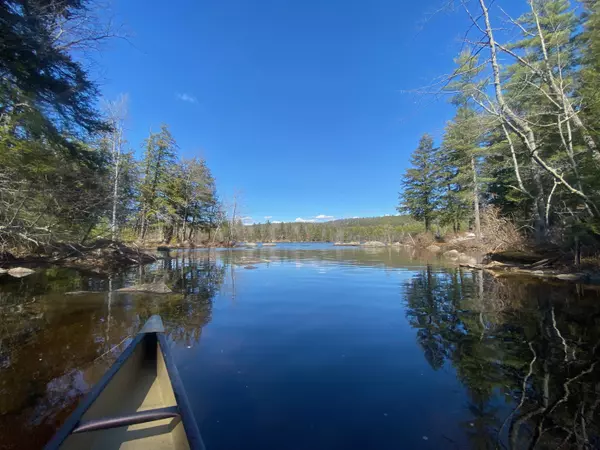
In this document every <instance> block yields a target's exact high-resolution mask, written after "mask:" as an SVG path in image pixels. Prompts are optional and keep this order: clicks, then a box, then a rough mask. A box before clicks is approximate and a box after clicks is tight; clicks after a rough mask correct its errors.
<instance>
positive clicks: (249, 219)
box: [240, 216, 254, 225]
mask: <svg viewBox="0 0 600 450" xmlns="http://www.w3.org/2000/svg"><path fill="white" fill-rule="evenodd" d="M240 220H241V221H242V223H243V224H244V225H254V219H252V217H251V216H244V217H240Z"/></svg>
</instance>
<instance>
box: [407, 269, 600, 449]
mask: <svg viewBox="0 0 600 450" xmlns="http://www.w3.org/2000/svg"><path fill="white" fill-rule="evenodd" d="M405 288H406V291H405V298H406V307H407V313H406V314H407V318H408V320H409V323H410V325H411V326H412V327H414V328H415V329H416V330H417V335H416V336H417V337H416V338H417V342H418V344H419V346H420V347H421V349H422V350H423V354H424V356H425V358H426V360H427V361H428V363H429V364H430V366H431V367H432V368H433V369H434V370H439V369H441V368H442V367H443V366H444V365H445V364H448V365H451V366H452V367H453V368H454V370H455V371H456V375H457V377H458V378H459V380H460V381H461V382H462V383H463V385H464V386H465V387H466V389H467V393H468V396H469V409H470V412H471V414H472V417H473V419H472V420H469V421H467V422H465V423H464V424H463V425H464V432H465V433H467V435H468V436H469V437H470V440H471V443H472V447H473V448H510V449H521V448H538V449H544V448H548V449H550V448H598V447H600V429H599V426H600V416H599V412H598V405H599V403H600V365H599V364H598V347H599V345H600V314H599V313H600V304H599V303H598V300H599V299H598V293H597V291H596V290H584V289H583V288H582V287H581V286H576V285H564V284H560V285H552V284H548V283H541V282H524V281H523V280H519V282H518V283H516V282H514V281H513V280H507V279H494V278H492V277H491V276H488V275H486V274H483V273H482V272H477V271H476V272H470V271H464V270H462V269H458V268H457V269H448V270H444V271H436V270H434V268H433V267H432V266H429V265H428V266H427V268H426V269H424V270H422V271H421V272H420V273H418V274H417V275H415V276H414V277H412V279H411V280H410V281H408V282H407V283H406V285H405Z"/></svg>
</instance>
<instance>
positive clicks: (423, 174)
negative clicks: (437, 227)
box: [397, 134, 439, 231]
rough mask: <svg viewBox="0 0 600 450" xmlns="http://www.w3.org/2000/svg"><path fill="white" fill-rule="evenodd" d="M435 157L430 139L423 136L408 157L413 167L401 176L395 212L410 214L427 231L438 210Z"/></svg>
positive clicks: (437, 182) (434, 150)
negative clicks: (400, 186)
mask: <svg viewBox="0 0 600 450" xmlns="http://www.w3.org/2000/svg"><path fill="white" fill-rule="evenodd" d="M436 154H437V152H436V149H434V147H433V138H432V137H431V136H430V135H428V134H424V135H423V137H422V138H421V140H420V142H419V146H418V147H417V148H416V150H415V151H414V152H413V153H412V155H411V158H410V162H411V166H412V167H410V168H409V169H407V170H406V173H405V174H404V178H403V180H402V185H403V188H404V189H403V191H402V192H401V193H400V195H399V198H400V205H399V206H398V208H397V209H398V211H399V212H401V213H407V214H410V215H411V216H412V217H413V218H414V219H416V220H418V221H421V222H424V223H425V230H426V231H430V229H431V224H432V222H433V220H434V218H435V217H436V210H437V206H438V190H439V180H438V178H437V177H438V173H437V172H438V169H437V167H436V163H437V161H436Z"/></svg>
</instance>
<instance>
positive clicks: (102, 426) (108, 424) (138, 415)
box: [72, 406, 181, 434]
mask: <svg viewBox="0 0 600 450" xmlns="http://www.w3.org/2000/svg"><path fill="white" fill-rule="evenodd" d="M173 417H181V416H180V414H179V410H178V408H177V406H167V407H166V408H155V409H149V410H146V411H139V412H135V413H131V414H125V415H123V416H115V417H104V418H102V419H94V420H86V421H83V422H80V423H79V425H78V426H77V427H76V428H75V429H74V430H73V431H72V434H76V433H86V432H88V431H96V430H109V429H111V428H117V427H125V426H129V425H135V424H139V423H146V422H153V421H155V420H161V419H169V418H173Z"/></svg>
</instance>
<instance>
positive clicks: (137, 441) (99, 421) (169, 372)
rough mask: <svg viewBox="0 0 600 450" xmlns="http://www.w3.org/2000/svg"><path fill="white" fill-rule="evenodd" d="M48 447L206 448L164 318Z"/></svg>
mask: <svg viewBox="0 0 600 450" xmlns="http://www.w3.org/2000/svg"><path fill="white" fill-rule="evenodd" d="M45 448H46V449H47V450H50V449H52V450H54V449H61V450H71V449H116V448H119V449H126V450H132V449H143V450H154V449H177V450H180V449H181V450H183V449H192V450H203V449H204V444H203V442H202V438H201V436H200V432H199V431H198V426H197V425H196V421H195V420H194V416H193V413H192V410H191V408H190V404H189V402H188V399H187V396H186V394H185V390H184V389H183V384H182V383H181V379H180V378H179V373H178V372H177V368H176V367H175V365H174V364H173V358H172V356H171V353H170V352H169V346H168V345H167V341H166V338H165V335H164V327H163V323H162V320H161V318H160V316H152V317H151V318H150V319H149V320H148V322H146V324H145V325H144V327H143V328H142V330H141V331H140V332H139V333H138V334H137V336H136V337H135V339H134V340H133V341H132V342H131V344H129V346H128V347H127V349H125V351H124V352H123V353H122V354H121V356H120V357H119V358H118V359H117V360H116V361H115V363H114V364H113V365H112V367H111V368H110V370H109V371H108V372H107V373H106V374H105V375H104V377H102V379H101V380H100V381H99V382H98V384H97V385H96V386H94V388H93V389H92V391H91V392H90V393H89V394H87V395H86V396H85V398H84V399H83V400H82V401H81V403H80V404H79V406H78V407H77V409H76V410H75V411H74V412H73V414H71V416H70V417H69V418H68V419H67V421H66V422H65V424H64V425H63V426H62V427H61V428H60V429H59V430H58V432H57V433H56V434H55V435H54V437H53V438H52V440H51V441H50V442H49V443H48V444H47V445H46V447H45Z"/></svg>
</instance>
